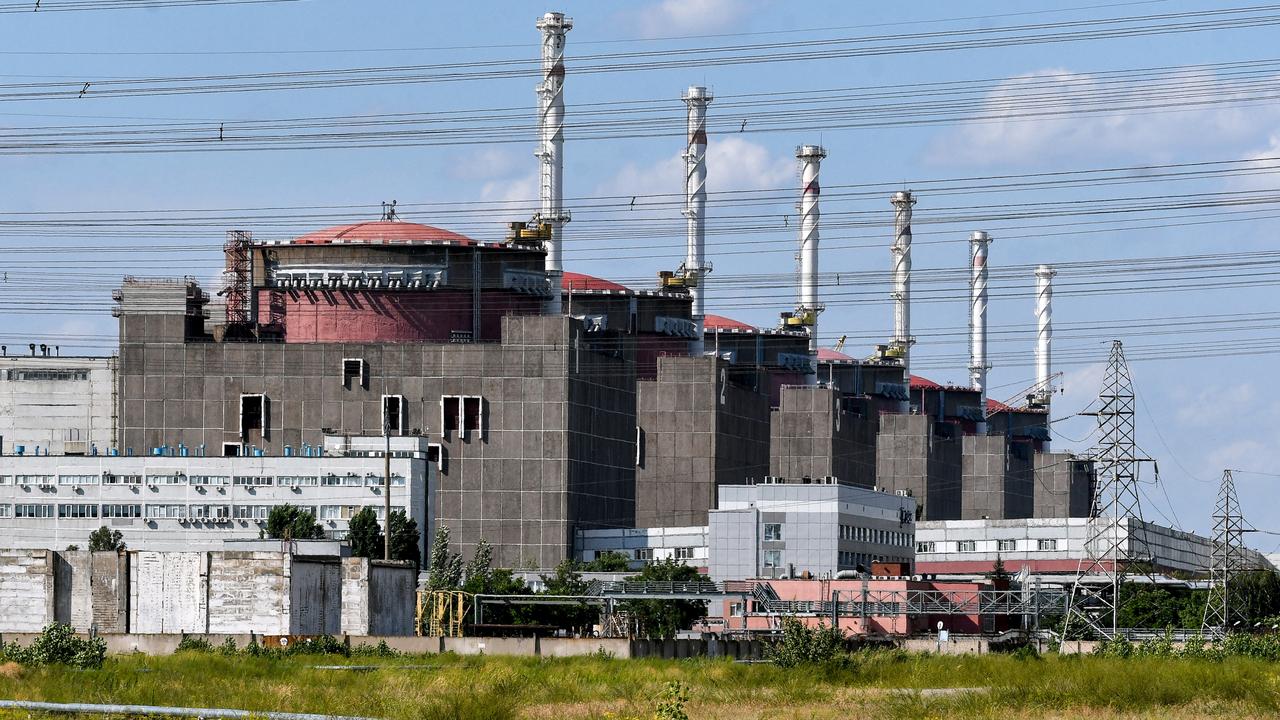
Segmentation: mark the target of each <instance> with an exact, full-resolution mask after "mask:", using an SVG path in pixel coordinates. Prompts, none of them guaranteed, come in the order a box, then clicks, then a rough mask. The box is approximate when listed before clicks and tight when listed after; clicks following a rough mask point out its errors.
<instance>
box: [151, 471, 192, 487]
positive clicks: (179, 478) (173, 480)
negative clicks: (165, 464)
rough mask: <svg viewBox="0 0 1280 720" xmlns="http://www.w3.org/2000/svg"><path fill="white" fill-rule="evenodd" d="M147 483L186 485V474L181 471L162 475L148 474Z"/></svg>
mask: <svg viewBox="0 0 1280 720" xmlns="http://www.w3.org/2000/svg"><path fill="white" fill-rule="evenodd" d="M147 484H148V485H186V484H187V476H186V475H183V474H182V473H173V474H167V473H166V474H164V475H148V476H147Z"/></svg>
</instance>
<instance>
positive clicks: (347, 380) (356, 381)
mask: <svg viewBox="0 0 1280 720" xmlns="http://www.w3.org/2000/svg"><path fill="white" fill-rule="evenodd" d="M342 387H344V388H346V389H347V390H350V389H351V388H352V387H359V388H368V387H369V371H368V366H366V365H365V363H364V360H362V359H360V358H343V359H342Z"/></svg>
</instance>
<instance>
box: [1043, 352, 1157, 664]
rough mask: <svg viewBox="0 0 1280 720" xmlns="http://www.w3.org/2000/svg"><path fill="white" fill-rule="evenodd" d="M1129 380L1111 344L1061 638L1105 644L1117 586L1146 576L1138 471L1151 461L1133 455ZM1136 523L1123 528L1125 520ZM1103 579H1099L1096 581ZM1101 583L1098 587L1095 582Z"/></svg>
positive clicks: (1113, 626)
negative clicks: (1138, 573)
mask: <svg viewBox="0 0 1280 720" xmlns="http://www.w3.org/2000/svg"><path fill="white" fill-rule="evenodd" d="M1134 400H1135V396H1134V393H1133V378H1132V376H1131V375H1130V374H1129V365H1128V363H1127V362H1125V359H1124V346H1123V345H1122V344H1121V342H1120V341H1119V340H1114V341H1112V343H1111V356H1110V358H1109V360H1108V363H1107V374H1106V377H1105V379H1104V380H1103V383H1102V392H1101V393H1099V394H1098V403H1099V406H1100V407H1099V408H1098V412H1096V413H1091V414H1093V415H1095V416H1096V417H1097V418H1098V430H1099V441H1098V443H1099V444H1098V446H1097V447H1096V448H1095V449H1094V450H1092V451H1090V452H1089V453H1088V456H1089V458H1090V459H1091V460H1092V461H1093V469H1094V482H1093V507H1092V510H1091V512H1090V513H1089V526H1088V535H1087V536H1086V541H1085V548H1084V550H1085V554H1084V557H1082V558H1081V560H1080V565H1079V568H1078V570H1077V571H1076V579H1075V582H1074V583H1073V584H1072V588H1071V604H1070V606H1069V607H1068V610H1067V616H1066V618H1065V620H1064V622H1063V628H1062V634H1063V639H1066V636H1067V631H1068V630H1069V629H1070V628H1071V627H1072V626H1073V625H1075V626H1084V627H1087V628H1089V629H1090V630H1092V631H1093V633H1094V634H1095V635H1098V636H1100V637H1103V638H1106V639H1108V640H1110V639H1112V638H1114V637H1115V636H1116V630H1117V617H1118V615H1119V612H1118V610H1119V606H1120V587H1121V585H1123V584H1124V581H1125V577H1126V576H1127V575H1128V574H1129V573H1130V571H1131V569H1132V568H1133V566H1135V565H1138V564H1142V565H1144V566H1145V567H1146V568H1147V569H1148V570H1147V572H1150V570H1149V568H1150V567H1151V560H1152V557H1151V552H1150V550H1149V548H1148V545H1147V538H1146V529H1145V527H1144V525H1143V523H1142V503H1141V501H1140V499H1139V493H1138V468H1139V466H1140V464H1141V463H1143V462H1150V458H1145V457H1138V456H1137V442H1136V441H1135V432H1134ZM1130 518H1131V519H1133V520H1136V521H1137V522H1136V523H1131V524H1128V529H1127V531H1126V528H1125V524H1126V523H1127V521H1128V519H1130ZM1099 576H1101V577H1099ZM1098 580H1101V582H1098Z"/></svg>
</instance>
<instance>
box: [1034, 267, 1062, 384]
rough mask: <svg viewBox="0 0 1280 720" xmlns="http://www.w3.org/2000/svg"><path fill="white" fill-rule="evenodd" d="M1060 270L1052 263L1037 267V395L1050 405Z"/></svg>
mask: <svg viewBox="0 0 1280 720" xmlns="http://www.w3.org/2000/svg"><path fill="white" fill-rule="evenodd" d="M1057 274H1058V271H1057V270H1054V269H1053V267H1052V266H1050V265H1041V266H1039V267H1037V268H1036V387H1037V388H1039V390H1037V391H1036V397H1035V398H1033V400H1034V401H1035V402H1036V403H1037V404H1040V405H1044V406H1046V407H1047V406H1048V405H1049V399H1050V398H1051V397H1053V381H1052V379H1051V376H1052V373H1053V276H1054V275H1057Z"/></svg>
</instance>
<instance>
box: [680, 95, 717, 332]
mask: <svg viewBox="0 0 1280 720" xmlns="http://www.w3.org/2000/svg"><path fill="white" fill-rule="evenodd" d="M681 99H683V100H684V103H685V105H686V106H687V108H688V134H689V138H688V146H687V147H686V148H685V153H684V193H685V201H684V216H685V218H687V220H688V241H687V243H686V245H687V247H686V250H685V260H684V272H685V278H686V281H691V282H688V287H689V295H690V297H691V298H692V300H693V310H692V319H693V324H694V340H693V342H691V343H689V354H691V355H694V356H700V355H702V353H703V350H704V343H703V337H702V333H703V324H704V321H705V319H706V313H707V311H706V297H705V294H704V292H703V287H702V283H703V276H704V275H705V274H706V273H707V272H708V271H709V268H708V267H707V265H706V255H705V248H706V220H707V218H706V211H707V105H709V104H711V101H712V100H713V99H714V96H713V95H712V94H711V92H710V91H709V90H707V89H706V88H705V87H700V86H696V85H694V86H690V87H689V89H688V90H686V91H685V93H684V95H683V96H682V98H681Z"/></svg>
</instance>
